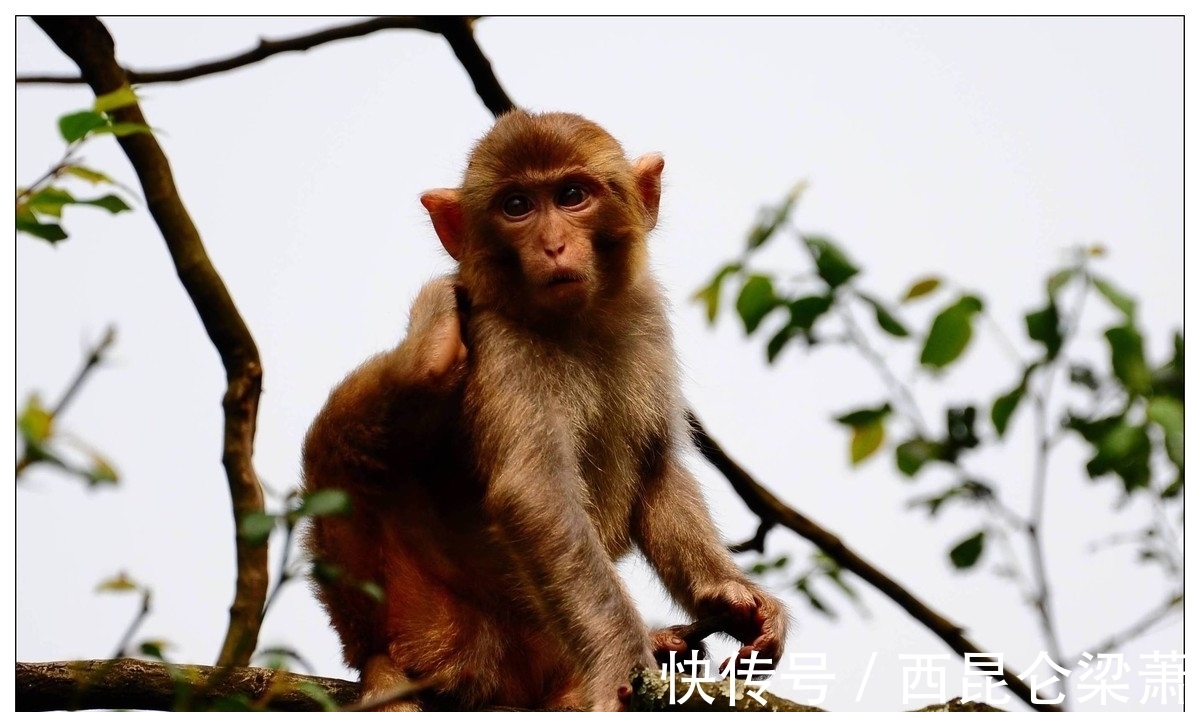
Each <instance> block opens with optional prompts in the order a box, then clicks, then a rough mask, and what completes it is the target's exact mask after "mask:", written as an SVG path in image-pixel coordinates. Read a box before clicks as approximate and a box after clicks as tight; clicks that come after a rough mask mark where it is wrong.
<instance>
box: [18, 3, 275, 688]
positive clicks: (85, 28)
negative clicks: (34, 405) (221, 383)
mask: <svg viewBox="0 0 1200 712" xmlns="http://www.w3.org/2000/svg"><path fill="white" fill-rule="evenodd" d="M34 21H35V22H36V23H37V24H38V26H39V27H41V28H42V30H43V31H44V32H45V33H46V34H47V35H48V36H49V37H50V39H51V40H52V41H53V42H54V43H55V44H56V45H57V46H58V47H59V48H60V49H61V50H62V51H63V52H64V53H66V55H67V56H68V57H70V58H71V59H72V60H73V61H74V62H75V63H76V64H77V65H78V66H79V69H80V73H81V76H82V77H83V79H84V80H85V81H86V82H87V83H88V85H89V86H90V87H91V89H92V91H93V92H94V93H95V94H96V95H97V96H101V95H103V94H108V93H110V92H113V91H116V90H117V89H120V88H122V87H125V86H128V85H129V83H128V78H127V77H126V75H125V72H124V70H123V69H121V66H120V65H119V64H118V63H117V59H116V56H115V49H114V46H113V39H112V36H111V35H110V34H109V33H108V30H107V29H106V28H105V27H104V25H103V24H102V23H101V22H100V21H99V20H97V19H96V18H94V17H36V18H34ZM112 114H113V118H114V119H115V120H116V121H120V122H128V123H133V124H139V125H147V123H148V122H147V121H146V118H145V116H143V115H142V110H141V107H139V106H138V105H137V104H136V103H135V104H131V105H129V106H125V107H122V108H119V109H115V110H114V111H113V112H112ZM117 141H118V143H119V144H120V146H121V148H122V149H123V150H124V151H125V155H126V156H127V157H128V158H129V162H130V164H131V165H132V166H133V168H134V171H135V172H136V173H137V176H138V181H139V182H140V184H141V186H142V191H143V193H144V194H145V196H146V205H147V207H148V208H149V211H150V214H151V216H153V218H154V221H155V223H156V224H157V225H158V229H159V231H160V232H161V233H162V236H163V241H164V242H165V243H166V245H167V250H168V251H169V252H170V254H171V259H172V260H173V262H174V264H175V269H176V272H177V273H178V275H179V280H180V282H181V283H182V285H183V287H184V289H185V290H186V291H187V293H188V296H189V297H190V298H191V300H192V304H193V305H194V306H195V309H196V312H197V314H198V315H199V316H200V320H201V322H202V323H203V324H204V328H205V331H206V332H207V334H208V338H209V340H210V341H212V343H213V346H215V347H216V349H217V352H218V353H219V354H220V357H221V362H222V364H223V365H224V367H225V376H226V390H225V396H224V398H223V399H222V406H223V409H224V415H225V432H224V444H223V451H222V463H223V464H224V467H225V473H226V479H227V481H228V483H229V490H230V495H231V500H232V505H233V521H234V528H235V532H236V528H237V524H238V523H239V522H241V521H242V520H243V519H244V518H245V517H246V516H247V515H249V514H251V513H254V512H262V511H263V494H262V488H261V487H260V485H259V482H258V476H257V475H256V474H255V472H254V464H253V462H252V456H253V453H254V432H255V421H256V419H257V415H258V400H259V395H260V393H261V391H262V362H261V360H260V358H259V354H258V347H257V346H256V345H255V343H254V338H253V337H252V336H251V334H250V330H249V329H248V328H247V327H246V323H245V322H244V321H243V320H242V316H241V314H240V313H239V312H238V309H237V306H236V305H235V304H234V302H233V298H232V297H231V296H230V294H229V291H228V290H227V289H226V287H225V283H224V282H223V281H222V280H221V277H220V275H219V274H218V273H217V271H216V269H215V268H214V267H213V265H212V262H211V261H210V260H209V258H208V254H207V253H206V252H205V249H204V243H203V242H202V241H201V239H200V233H199V231H198V230H197V229H196V226H195V224H194V223H193V222H192V219H191V217H190V216H189V215H188V213H187V209H186V208H184V206H183V202H182V200H181V199H180V197H179V193H178V191H177V190H176V188H175V182H174V179H173V177H172V174H171V167H170V165H169V163H168V162H167V157H166V155H165V154H164V153H163V151H162V148H161V147H160V146H159V144H158V140H157V139H155V137H154V136H153V134H151V133H135V134H131V135H128V136H121V137H118V138H117ZM235 546H236V548H237V585H236V588H235V593H234V600H233V604H232V605H231V606H230V611H229V628H228V630H227V632H226V636H225V642H224V644H223V645H222V648H221V654H220V656H219V658H218V663H219V664H221V665H245V664H246V663H247V662H249V660H250V655H251V653H252V652H253V651H254V648H255V646H256V644H257V641H258V631H259V626H260V622H261V614H262V607H263V602H264V601H265V599H266V593H267V582H268V574H267V546H266V544H265V543H263V544H254V543H251V542H248V541H245V540H243V539H241V538H240V537H237V536H236V534H235Z"/></svg>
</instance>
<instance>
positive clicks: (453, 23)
mask: <svg viewBox="0 0 1200 712" xmlns="http://www.w3.org/2000/svg"><path fill="white" fill-rule="evenodd" d="M472 22H473V19H472V18H468V17H375V18H371V19H370V20H365V21H363V22H354V23H351V24H348V25H342V26H341V27H331V28H329V29H326V30H320V31H317V32H312V33H309V34H304V35H297V36H295V37H289V38H287V39H282V40H268V39H262V40H259V42H258V45H257V46H255V47H253V48H251V49H249V50H247V51H245V52H240V53H238V54H234V55H230V56H228V57H224V58H222V59H215V60H212V61H209V62H201V63H199V64H193V65H188V66H185V67H176V68H174V69H160V70H147V71H138V70H136V69H126V70H125V76H126V77H127V78H128V81H129V83H130V84H155V83H161V82H182V81H187V80H188V79H195V78H197V77H206V76H210V75H213V74H220V73H221V72H228V71H231V70H234V69H240V68H242V67H246V66H249V65H251V64H256V63H258V62H261V61H263V60H265V59H268V58H270V57H274V56H275V55H277V54H284V53H286V52H305V51H307V50H310V49H312V48H313V47H317V46H320V45H323V44H328V43H329V42H337V41H338V40H345V39H352V38H355V37H365V36H367V35H370V34H374V33H376V32H379V31H381V30H424V31H425V32H434V33H437V34H440V35H442V36H444V37H445V38H446V41H447V42H449V43H450V48H451V49H452V50H454V56H456V57H458V61H459V62H461V63H462V66H463V69H465V70H467V74H468V75H469V76H470V77H471V81H472V83H474V85H475V92H476V93H477V94H478V95H479V98H480V99H482V100H483V103H484V105H485V106H487V108H488V109H489V110H490V111H491V112H492V114H494V115H496V116H499V115H500V114H503V113H504V112H506V111H509V110H510V109H512V108H514V106H515V104H513V101H512V99H510V98H509V97H508V94H507V93H505V91H504V88H503V87H502V86H500V80H499V79H497V78H496V74H495V72H494V71H492V64H491V62H489V61H488V59H487V57H486V56H485V55H484V54H483V50H482V49H480V48H479V44H478V43H477V42H476V41H475V35H474V32H473V31H472V29H471V24H472ZM83 81H84V78H83V77H82V76H67V75H56V74H26V75H22V76H19V77H17V83H18V84H81V83H83Z"/></svg>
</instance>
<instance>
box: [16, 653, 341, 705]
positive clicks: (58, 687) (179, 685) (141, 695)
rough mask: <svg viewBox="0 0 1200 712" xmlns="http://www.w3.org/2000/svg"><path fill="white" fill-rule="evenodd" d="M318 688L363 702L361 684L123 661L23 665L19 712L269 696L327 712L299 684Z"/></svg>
mask: <svg viewBox="0 0 1200 712" xmlns="http://www.w3.org/2000/svg"><path fill="white" fill-rule="evenodd" d="M300 683H304V684H305V685H306V686H312V685H315V686H316V687H318V688H320V690H322V691H323V692H324V693H325V694H327V695H329V697H331V698H332V699H333V700H334V701H335V702H337V703H338V704H339V705H348V704H350V703H352V702H354V701H355V700H357V699H358V683H354V682H346V681H345V680H335V679H333V678H328V677H312V676H308V675H296V674H293V673H288V672H279V671H276V670H266V669H263V668H235V669H232V670H225V669H222V668H215V667H209V666H206V665H171V666H169V667H168V666H167V665H164V664H163V663H156V662H149V661H146V660H133V659H130V658H122V659H118V660H75V661H71V662H54V663H17V680H16V687H17V700H16V702H17V703H16V710H17V712H43V711H44V710H69V709H101V708H108V709H143V710H173V709H176V707H177V706H179V703H180V701H181V700H180V697H179V696H180V695H187V696H188V697H187V699H190V700H191V701H192V703H193V704H194V705H195V707H197V708H207V707H208V706H209V705H210V704H211V703H212V702H214V701H215V700H217V699H218V698H221V697H226V696H229V695H234V694H242V695H246V696H247V697H249V698H250V699H252V700H261V699H264V698H266V697H268V696H269V699H270V700H271V709H272V710H280V712H322V707H321V703H320V702H318V701H317V700H315V699H313V698H312V697H311V696H309V695H307V694H305V693H303V692H301V691H300V689H299V687H298V685H299V684H300Z"/></svg>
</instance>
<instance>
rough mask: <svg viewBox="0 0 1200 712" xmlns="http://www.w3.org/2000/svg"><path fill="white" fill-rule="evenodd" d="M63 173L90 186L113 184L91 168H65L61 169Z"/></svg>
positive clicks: (111, 180)
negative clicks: (80, 179)
mask: <svg viewBox="0 0 1200 712" xmlns="http://www.w3.org/2000/svg"><path fill="white" fill-rule="evenodd" d="M63 172H65V173H67V174H68V175H73V176H75V177H76V178H82V179H83V180H86V181H87V182H88V183H91V184H92V185H98V184H100V183H112V182H113V179H112V178H109V177H108V176H106V175H104V174H103V173H101V172H99V171H94V170H92V169H91V168H84V167H83V166H67V167H66V168H64V169H63Z"/></svg>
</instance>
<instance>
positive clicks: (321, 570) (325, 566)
mask: <svg viewBox="0 0 1200 712" xmlns="http://www.w3.org/2000/svg"><path fill="white" fill-rule="evenodd" d="M343 574H344V572H343V571H342V568H341V567H340V566H338V565H337V564H331V563H329V562H328V561H322V560H321V559H316V560H314V561H313V562H312V575H313V578H315V579H316V580H318V581H320V582H321V583H333V582H335V581H339V580H341V578H342V576H343Z"/></svg>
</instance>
